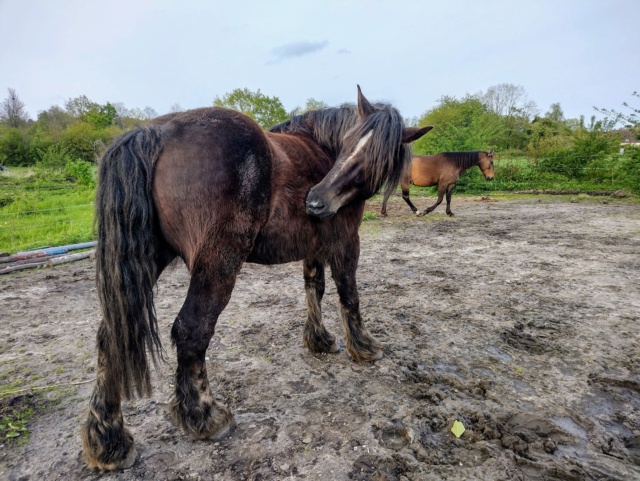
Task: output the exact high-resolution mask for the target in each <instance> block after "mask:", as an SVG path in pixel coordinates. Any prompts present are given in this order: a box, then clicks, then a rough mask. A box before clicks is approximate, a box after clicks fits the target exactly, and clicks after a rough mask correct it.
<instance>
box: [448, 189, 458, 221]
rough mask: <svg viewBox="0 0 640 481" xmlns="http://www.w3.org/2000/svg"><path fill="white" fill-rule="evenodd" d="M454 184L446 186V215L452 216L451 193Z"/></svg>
mask: <svg viewBox="0 0 640 481" xmlns="http://www.w3.org/2000/svg"><path fill="white" fill-rule="evenodd" d="M455 186H456V184H451V185H450V186H448V187H447V215H449V216H451V217H453V212H451V193H452V192H453V188H454V187H455Z"/></svg>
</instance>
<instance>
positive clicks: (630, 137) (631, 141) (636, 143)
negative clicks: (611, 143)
mask: <svg viewBox="0 0 640 481" xmlns="http://www.w3.org/2000/svg"><path fill="white" fill-rule="evenodd" d="M614 132H615V133H616V134H620V135H622V139H621V140H620V145H621V146H622V147H632V146H633V147H640V139H639V138H638V137H637V136H636V134H634V133H633V132H632V131H631V130H629V129H618V130H614Z"/></svg>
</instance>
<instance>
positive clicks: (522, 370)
mask: <svg viewBox="0 0 640 481" xmlns="http://www.w3.org/2000/svg"><path fill="white" fill-rule="evenodd" d="M513 370H514V371H515V372H517V373H518V374H522V373H523V372H524V368H523V367H522V366H514V367H513Z"/></svg>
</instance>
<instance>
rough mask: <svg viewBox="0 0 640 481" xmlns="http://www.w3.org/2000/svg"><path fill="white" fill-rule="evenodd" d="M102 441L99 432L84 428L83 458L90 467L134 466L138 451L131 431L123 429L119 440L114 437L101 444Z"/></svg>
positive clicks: (107, 468) (106, 469) (109, 468)
mask: <svg viewBox="0 0 640 481" xmlns="http://www.w3.org/2000/svg"><path fill="white" fill-rule="evenodd" d="M111 434H113V433H111ZM100 441H101V439H100V435H99V434H98V433H97V432H95V431H94V432H89V429H86V428H85V429H84V430H83V432H82V458H83V459H84V461H85V463H87V466H88V467H89V468H92V469H100V470H103V471H117V470H121V469H127V468H130V467H131V466H133V464H134V463H135V461H136V456H137V455H138V453H137V451H136V449H135V446H134V443H133V437H132V436H131V434H130V433H129V431H127V430H124V431H123V433H122V436H121V439H120V440H119V442H118V441H116V440H115V439H113V438H111V439H105V440H103V441H104V444H99V443H100Z"/></svg>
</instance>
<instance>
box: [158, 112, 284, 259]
mask: <svg viewBox="0 0 640 481" xmlns="http://www.w3.org/2000/svg"><path fill="white" fill-rule="evenodd" d="M152 125H155V126H156V127H158V128H160V129H161V131H162V135H163V138H164V149H163V151H162V153H161V154H160V156H159V158H158V160H157V161H156V164H155V169H154V181H153V199H154V203H155V205H156V209H157V211H158V219H159V223H160V227H161V230H162V233H163V235H164V236H165V237H166V238H167V240H168V241H169V242H170V244H171V245H172V246H173V247H174V248H175V249H176V250H177V251H178V252H180V253H181V254H182V255H183V256H186V257H191V258H192V257H194V256H195V255H197V252H198V251H199V249H200V248H201V247H202V245H204V244H205V243H207V242H210V241H209V239H211V238H212V236H218V235H221V234H222V232H221V231H222V230H230V229H231V230H237V233H236V234H237V235H238V238H239V239H240V238H243V237H244V233H245V232H246V233H247V235H248V236H249V237H252V236H254V234H253V231H255V230H256V225H259V224H261V223H264V222H265V221H266V218H267V214H268V209H269V201H270V196H271V172H272V156H271V150H270V147H269V143H268V141H267V139H266V136H265V134H264V132H263V131H262V129H261V128H260V126H259V125H258V124H257V123H255V122H254V121H253V120H252V119H250V118H249V117H247V116H245V115H243V114H241V113H239V112H236V111H233V110H229V109H222V108H203V109H195V110H190V111H187V112H180V113H177V114H169V115H166V116H163V117H160V118H158V119H156V120H155V121H154V122H153V123H152ZM191 260H193V259H191ZM185 261H187V263H188V264H189V260H187V259H185Z"/></svg>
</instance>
